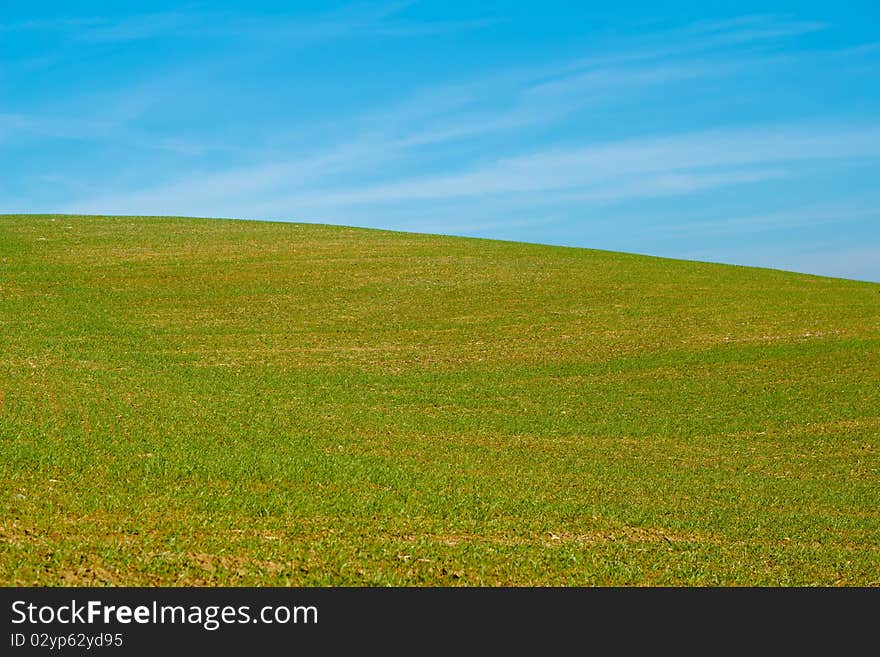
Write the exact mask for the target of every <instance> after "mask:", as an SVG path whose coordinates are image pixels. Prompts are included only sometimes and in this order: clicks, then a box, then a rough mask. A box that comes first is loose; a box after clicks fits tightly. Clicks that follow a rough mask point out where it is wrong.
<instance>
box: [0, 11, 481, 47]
mask: <svg viewBox="0 0 880 657" xmlns="http://www.w3.org/2000/svg"><path fill="white" fill-rule="evenodd" d="M412 4H413V3H412V2H388V3H367V4H356V5H345V6H343V7H341V8H338V9H335V10H330V11H327V12H325V13H323V14H318V15H311V16H295V15H291V14H277V15H262V16H254V15H247V14H238V13H233V12H223V11H204V10H201V11H196V10H176V11H165V12H156V13H149V14H138V15H127V16H121V17H111V16H86V17H61V18H54V19H45V20H31V21H21V22H15V23H0V32H7V33H13V32H48V33H55V34H60V35H66V36H68V37H69V38H71V39H74V40H76V41H80V42H92V43H97V42H130V41H143V40H147V39H158V38H167V39H218V38H223V39H228V38H231V37H239V38H277V39H298V40H302V41H314V40H327V39H337V38H344V37H359V38H363V37H386V38H390V37H416V36H425V35H430V34H439V33H445V32H455V31H461V30H472V29H480V28H483V27H486V26H489V25H492V24H495V23H497V22H498V20H497V19H491V18H487V19H475V20H468V21H432V22H424V21H422V22H410V21H406V20H403V19H400V18H399V17H398V15H399V14H400V13H401V12H403V11H404V10H405V9H407V8H408V7H409V6H411V5H412Z"/></svg>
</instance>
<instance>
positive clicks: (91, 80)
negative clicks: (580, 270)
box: [0, 0, 880, 281]
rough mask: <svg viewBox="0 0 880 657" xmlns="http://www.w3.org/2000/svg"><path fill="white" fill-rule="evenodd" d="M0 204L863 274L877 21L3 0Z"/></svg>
mask: <svg viewBox="0 0 880 657" xmlns="http://www.w3.org/2000/svg"><path fill="white" fill-rule="evenodd" d="M0 212H8V213H15V212H67V213H90V214H98V213H113V214H164V215H168V214H171V215H195V216H219V217H240V218H258V219H281V220H291V221H307V222H321V223H338V224H346V225H356V226H368V227H377V228H391V229H397V230H409V231H418V232H431V233H447V234H458V235H469V236H478V237H490V238H499V239H511V240H521V241H529V242H542V243H550V244H563V245H571V246H586V247H594V248H602V249H612V250H620V251H630V252H636V253H648V254H653V255H662V256H668V257H677V258H688V259H696V260H709V261H716V262H729V263H736V264H746V265H758V266H766V267H774V268H781V269H790V270H794V271H803V272H810V273H817V274H824V275H832V276H842V277H847V278H858V279H864V280H874V281H880V9H875V8H874V7H873V3H870V2H863V3H856V2H837V3H832V2H821V3H811V2H790V3H771V2H747V1H745V2H735V3H734V2H730V3H714V4H707V3H704V2H664V3H656V2H629V3H627V2H614V3H589V2H555V1H553V0H543V1H542V2H525V1H520V2H499V1H495V2H451V1H449V0H447V1H445V2H434V1H427V0H426V1H423V2H382V1H380V2H369V3H354V4H334V3H327V2H297V3H271V2H253V1H252V2H212V3H203V4H181V3H160V2H151V3H136V2H125V3H117V2H88V1H85V2H77V3H69V2H64V3H56V4H52V3H42V2H31V3H4V4H3V6H2V7H0Z"/></svg>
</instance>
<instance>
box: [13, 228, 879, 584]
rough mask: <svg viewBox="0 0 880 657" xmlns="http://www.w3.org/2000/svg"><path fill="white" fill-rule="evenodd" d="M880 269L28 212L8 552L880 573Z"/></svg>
mask: <svg viewBox="0 0 880 657" xmlns="http://www.w3.org/2000/svg"><path fill="white" fill-rule="evenodd" d="M878 449H880V285H878V284H871V283H860V282H854V281H845V280H837V279H829V278H820V277H812V276H805V275H799V274H791V273H784V272H779V271H772V270H762V269H751V268H743V267H732V266H723V265H714V264H705V263H696V262H686V261H676V260H667V259H660V258H650V257H644V256H633V255H626V254H621V253H609V252H602V251H592V250H585V249H571V248H560V247H548V246H539V245H530V244H518V243H509V242H494V241H487V240H473V239H464V238H452V237H439V236H429V235H416V234H405V233H393V232H384V231H375V230H364V229H353V228H342V227H331V226H322V225H304V224H284V223H263V222H249V221H229V220H207V219H187V218H131V217H73V216H0V482H2V489H0V583H2V584H7V585H9V584H16V585H27V584H39V585H47V584H48V585H50V584H101V583H107V584H113V585H122V584H131V585H137V584H148V585H153V584H162V585H221V584H224V585H225V584H231V585H288V584H293V585H326V584H329V585H342V584H346V585H363V584H395V585H425V584H430V585H477V584H483V585H606V584H614V585H645V584H650V585H657V584H665V585H684V584H688V585H691V584H693V585H715V584H743V585H778V584H782V585H812V584H822V585H878V584H880V452H878Z"/></svg>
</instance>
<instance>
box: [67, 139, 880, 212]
mask: <svg viewBox="0 0 880 657" xmlns="http://www.w3.org/2000/svg"><path fill="white" fill-rule="evenodd" d="M372 154H373V150H372V148H371V147H370V145H364V146H362V147H352V148H348V149H342V150H340V151H338V152H336V153H334V154H331V155H328V156H326V157H324V158H318V159H307V160H303V161H299V162H296V161H295V162H289V163H281V164H275V165H269V166H261V167H255V168H250V169H248V168H245V169H241V170H237V171H232V172H227V173H225V174H221V175H214V176H211V177H208V178H205V179H202V180H188V181H181V182H178V183H175V184H174V185H172V186H170V187H160V188H157V189H153V190H150V191H147V192H141V193H137V194H135V195H122V196H114V197H109V198H103V199H92V200H83V201H82V202H81V203H80V204H78V205H77V209H79V210H82V211H87V212H120V211H122V208H125V207H128V208H129V209H130V210H129V211H137V212H149V213H155V212H159V213H162V212H163V209H162V207H160V206H166V207H173V206H174V204H178V205H179V206H184V207H185V208H187V209H188V210H194V209H196V208H197V207H198V204H199V203H200V202H206V203H209V204H210V205H212V206H213V205H215V204H217V203H218V201H220V202H221V205H222V203H225V204H226V207H248V208H250V215H251V216H285V215H289V216H303V215H304V214H307V213H311V214H312V215H314V216H315V217H316V219H320V218H321V212H322V210H324V209H326V208H331V207H332V208H340V207H352V206H365V205H378V206H386V205H389V204H398V203H413V202H425V201H448V200H450V199H459V200H463V199H475V198H485V197H492V196H499V195H500V196H506V197H510V196H518V197H523V196H526V195H534V194H541V195H543V201H544V202H545V203H547V202H550V201H552V200H557V201H558V200H569V201H572V200H575V201H581V202H587V203H607V202H612V201H615V200H621V199H632V198H643V197H651V196H669V195H677V194H689V193H693V192H695V191H700V190H706V189H711V188H715V187H721V186H728V185H736V184H747V183H754V182H759V181H766V180H772V179H774V178H778V177H781V176H784V175H787V174H786V172H785V170H782V169H778V168H775V169H774V168H767V165H768V164H785V163H792V164H797V163H802V162H809V161H817V160H829V159H835V158H852V157H880V125H873V124H870V125H863V126H848V125H844V126H835V125H822V124H785V125H776V126H767V127H759V128H745V129H726V130H713V131H704V132H696V133H685V134H680V135H675V136H669V137H659V138H658V137H646V138H638V139H626V140H621V141H617V142H611V143H603V144H595V145H591V146H587V147H581V148H576V149H564V150H562V149H560V150H544V151H537V152H534V153H530V154H528V155H522V156H517V157H512V158H506V159H501V160H499V161H496V162H492V163H488V164H486V165H484V166H481V167H476V168H471V169H468V170H465V171H459V172H450V173H446V174H442V175H434V176H423V177H417V176H406V177H403V178H400V177H398V178H397V179H395V180H392V181H388V182H382V183H379V184H373V185H362V186H346V185H331V186H327V185H326V184H322V183H323V180H322V179H323V177H324V176H326V175H330V174H335V173H338V172H339V170H340V169H341V168H344V167H349V168H351V167H355V166H358V164H359V163H363V162H366V161H368V160H369V159H370V158H371V157H372ZM293 190H298V191H293ZM257 191H258V192H259V195H258V196H256V197H254V196H252V195H251V194H252V193H253V192H257ZM243 195H244V196H243ZM166 211H167V210H166Z"/></svg>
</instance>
